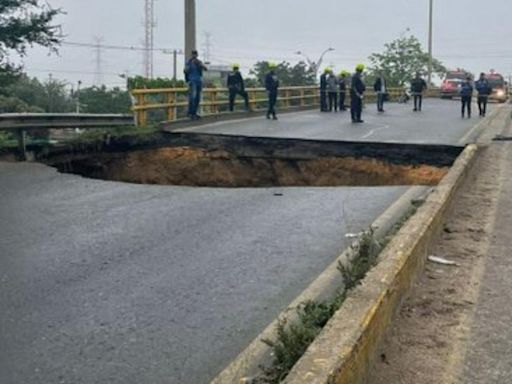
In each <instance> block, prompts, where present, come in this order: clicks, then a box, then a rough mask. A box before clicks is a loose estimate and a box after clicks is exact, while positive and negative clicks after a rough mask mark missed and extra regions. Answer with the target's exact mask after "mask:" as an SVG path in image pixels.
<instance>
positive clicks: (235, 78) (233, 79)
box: [228, 64, 249, 112]
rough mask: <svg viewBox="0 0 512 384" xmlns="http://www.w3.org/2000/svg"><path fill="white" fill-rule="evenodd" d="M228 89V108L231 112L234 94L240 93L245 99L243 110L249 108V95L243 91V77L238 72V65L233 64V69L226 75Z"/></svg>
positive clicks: (233, 105) (233, 106)
mask: <svg viewBox="0 0 512 384" xmlns="http://www.w3.org/2000/svg"><path fill="white" fill-rule="evenodd" d="M228 89H229V110H230V111H231V112H233V110H234V109H235V98H236V95H240V96H242V97H243V98H244V101H245V110H246V111H248V110H249V95H248V94H247V92H246V91H245V86H244V79H243V78H242V74H241V73H240V65H238V64H233V71H232V72H231V73H230V74H229V75H228Z"/></svg>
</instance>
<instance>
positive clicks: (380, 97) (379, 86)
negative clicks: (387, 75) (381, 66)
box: [373, 73, 387, 112]
mask: <svg viewBox="0 0 512 384" xmlns="http://www.w3.org/2000/svg"><path fill="white" fill-rule="evenodd" d="M373 90H374V91H375V93H376V94H377V111H378V112H384V99H385V98H386V94H387V87H386V79H384V76H382V73H379V76H378V77H377V79H375V83H373Z"/></svg>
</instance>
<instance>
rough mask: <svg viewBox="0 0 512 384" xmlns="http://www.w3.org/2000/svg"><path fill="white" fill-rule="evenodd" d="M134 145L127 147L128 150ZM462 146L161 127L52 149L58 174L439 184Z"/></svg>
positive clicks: (216, 182) (234, 183)
mask: <svg viewBox="0 0 512 384" xmlns="http://www.w3.org/2000/svg"><path fill="white" fill-rule="evenodd" d="M134 144H135V145H134ZM128 148H129V150H128ZM461 151H462V148H461V147H454V146H446V145H417V144H400V143H371V142H367V143H361V142H343V141H323V140H302V139H276V138H263V137H246V136H228V135H211V134H196V133H162V134H159V135H153V136H152V137H151V139H150V140H148V141H144V142H139V143H127V142H125V141H123V139H122V138H121V139H117V141H109V142H108V143H106V144H105V145H104V146H102V147H101V152H98V149H97V148H92V149H87V148H86V149H82V150H80V151H71V152H67V153H62V152H60V153H59V152H56V153H50V154H49V155H48V156H47V158H46V159H45V161H46V162H47V163H48V164H50V165H52V166H54V167H56V168H57V169H59V170H60V171H61V172H66V173H75V174H79V175H82V176H86V177H91V178H96V179H104V180H115V181H123V182H131V183H141V184H161V185H187V186H208V187H271V186H379V185H437V184H438V183H439V181H440V180H441V179H442V178H443V176H444V175H445V174H446V173H447V171H448V168H449V167H450V166H451V165H452V163H453V161H454V159H455V158H456V157H457V156H458V154H459V153H460V152H461Z"/></svg>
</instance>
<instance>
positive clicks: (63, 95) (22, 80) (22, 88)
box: [0, 74, 73, 112]
mask: <svg viewBox="0 0 512 384" xmlns="http://www.w3.org/2000/svg"><path fill="white" fill-rule="evenodd" d="M66 87H67V84H66V83H65V82H62V81H59V80H54V79H51V78H50V79H48V80H47V81H46V82H44V83H42V82H40V81H39V80H38V79H37V78H35V77H34V78H30V77H28V76H27V75H26V74H19V75H18V76H17V78H16V79H15V80H13V81H12V83H11V84H10V85H9V86H7V87H5V88H2V87H0V94H2V95H3V96H4V98H2V99H1V100H0V104H2V103H3V104H2V105H0V108H2V109H4V110H5V109H9V110H10V112H28V111H34V112H35V111H40V112H70V111H72V110H73V104H72V100H71V98H70V96H69V94H68V91H67V89H66ZM16 100H19V102H16ZM16 108H17V109H16Z"/></svg>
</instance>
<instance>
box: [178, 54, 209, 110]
mask: <svg viewBox="0 0 512 384" xmlns="http://www.w3.org/2000/svg"><path fill="white" fill-rule="evenodd" d="M198 56H199V55H198V53H197V51H196V50H194V51H192V56H191V58H190V59H188V60H187V62H186V64H185V69H184V71H183V72H185V81H186V82H187V84H188V90H189V91H188V116H189V117H190V118H191V119H192V120H195V119H199V118H200V117H201V116H199V115H198V114H197V110H198V108H199V103H200V101H201V91H202V90H203V71H207V70H208V68H206V66H205V65H204V64H203V62H202V61H201V60H199V58H198Z"/></svg>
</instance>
